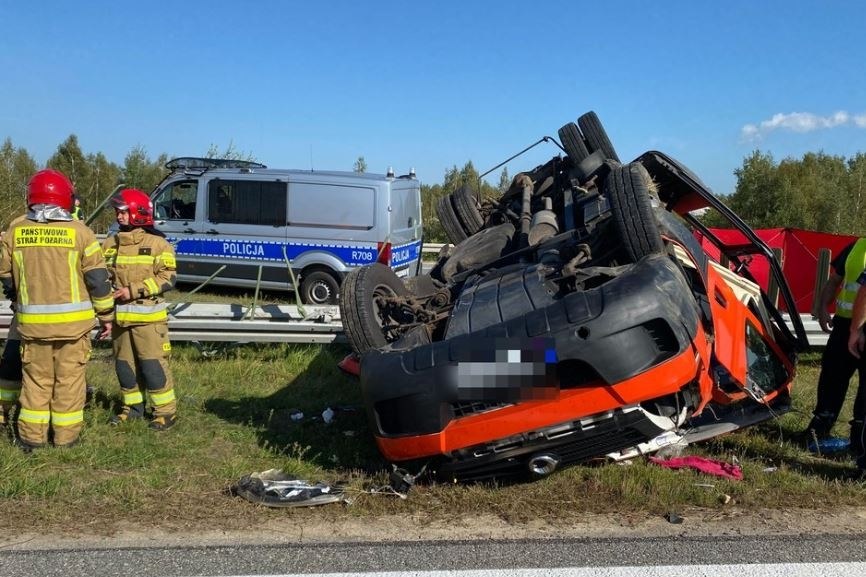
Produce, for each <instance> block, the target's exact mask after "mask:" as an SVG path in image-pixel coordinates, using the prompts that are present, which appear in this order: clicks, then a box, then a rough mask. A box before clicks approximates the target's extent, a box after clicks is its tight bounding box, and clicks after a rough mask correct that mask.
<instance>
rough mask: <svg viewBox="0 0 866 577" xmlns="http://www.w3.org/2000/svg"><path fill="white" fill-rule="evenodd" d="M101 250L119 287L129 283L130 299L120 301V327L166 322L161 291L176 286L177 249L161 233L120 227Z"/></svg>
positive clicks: (116, 314) (118, 311) (166, 317)
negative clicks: (156, 233) (125, 229)
mask: <svg viewBox="0 0 866 577" xmlns="http://www.w3.org/2000/svg"><path fill="white" fill-rule="evenodd" d="M102 251H103V254H104V255H105V261H106V263H107V264H108V270H109V271H110V273H111V279H112V282H113V283H114V286H115V287H116V288H123V287H129V294H130V295H131V300H128V301H118V302H117V306H116V308H115V317H114V320H115V322H116V323H117V324H118V325H119V326H121V327H129V326H135V325H142V324H148V323H158V322H166V321H167V320H168V313H167V305H166V302H165V299H163V298H162V296H161V295H162V294H163V293H164V292H166V291H169V290H171V289H172V288H173V287H174V281H175V269H176V268H177V265H176V264H175V258H174V249H172V247H171V244H169V242H168V241H167V240H165V239H164V238H162V237H161V236H157V235H154V234H150V233H148V232H147V231H146V230H144V229H143V228H133V229H132V230H129V231H121V232H119V233H117V234H116V235H114V236H112V237H109V238H107V239H105V242H103V243H102Z"/></svg>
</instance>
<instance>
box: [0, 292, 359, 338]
mask: <svg viewBox="0 0 866 577" xmlns="http://www.w3.org/2000/svg"><path fill="white" fill-rule="evenodd" d="M172 307H173V308H172V310H171V312H170V314H169V317H168V328H169V335H170V337H171V340H172V341H211V342H238V343H331V342H344V341H345V337H344V335H343V324H342V323H341V322H340V309H339V307H336V306H329V307H323V306H305V307H303V311H301V310H299V309H298V307H296V306H294V305H262V306H257V307H255V309H253V308H252V307H249V306H244V305H240V304H225V305H222V304H205V303H175V304H173V305H172ZM11 322H12V310H11V309H10V308H9V301H0V338H2V339H5V338H6V336H7V335H8V333H9V325H10V323H11Z"/></svg>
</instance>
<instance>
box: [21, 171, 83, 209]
mask: <svg viewBox="0 0 866 577" xmlns="http://www.w3.org/2000/svg"><path fill="white" fill-rule="evenodd" d="M73 192H74V190H73V187H72V183H71V182H69V179H68V178H66V175H65V174H63V173H62V172H60V171H58V170H52V169H50V168H46V169H45V170H40V171H39V172H37V173H36V174H34V175H33V178H31V179H30V182H28V183H27V206H33V205H34V204H53V205H55V206H59V207H60V208H63V209H66V210H72V194H73Z"/></svg>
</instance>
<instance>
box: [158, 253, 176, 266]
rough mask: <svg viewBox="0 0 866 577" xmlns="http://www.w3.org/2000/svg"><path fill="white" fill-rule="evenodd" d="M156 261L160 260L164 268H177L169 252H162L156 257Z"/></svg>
mask: <svg viewBox="0 0 866 577" xmlns="http://www.w3.org/2000/svg"><path fill="white" fill-rule="evenodd" d="M156 260H161V261H162V262H164V263H165V266H166V268H177V262H176V261H175V260H174V255H173V254H171V253H170V252H164V253H162V254H161V255H159V256H157V257H156Z"/></svg>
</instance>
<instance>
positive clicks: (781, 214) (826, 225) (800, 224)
mask: <svg viewBox="0 0 866 577" xmlns="http://www.w3.org/2000/svg"><path fill="white" fill-rule="evenodd" d="M204 156H206V157H208V158H217V157H219V158H237V159H243V160H255V159H254V158H253V157H252V156H251V155H249V154H243V153H240V152H239V151H237V150H236V149H235V148H234V146H233V145H232V144H229V146H228V147H227V148H226V149H225V150H220V149H219V148H217V147H215V146H213V145H212V146H211V147H210V149H209V150H208V151H207V152H206V153H205V154H204ZM168 160H169V157H168V155H167V154H160V155H159V156H157V157H156V158H151V157H150V156H148V154H147V152H146V150H145V149H144V147H142V146H136V147H134V148H133V149H132V150H130V151H129V153H127V155H126V156H125V158H124V159H123V163H122V164H117V163H115V162H112V161H110V160H108V158H106V156H105V155H104V154H103V153H101V152H97V153H85V152H84V151H82V150H81V146H80V145H79V143H78V138H77V137H76V136H75V135H74V134H73V135H70V136H69V137H68V138H67V139H66V140H64V141H63V142H62V143H60V145H58V147H57V150H56V151H55V152H54V154H53V155H52V156H51V157H50V158H49V159H48V161H47V162H46V163H45V167H48V168H54V169H56V170H60V171H62V172H63V173H65V174H66V175H67V176H69V178H70V180H72V182H73V184H74V185H75V190H76V194H77V195H78V196H79V198H80V199H81V203H82V206H83V207H84V212H85V214H87V213H88V211H93V210H95V209H96V208H97V207H98V206H99V205H100V204H101V203H102V202H103V201H104V200H105V199H106V197H107V196H108V195H109V194H111V193H112V192H113V191H114V190H115V188H116V187H117V186H118V185H120V184H123V185H124V186H126V187H131V188H139V189H142V190H144V191H148V192H149V191H151V190H153V189H154V188H155V187H156V185H157V184H158V183H159V182H160V181H161V180H162V179H163V178H164V177H165V176H166V174H168V171H167V170H166V169H165V163H166V162H167V161H168ZM40 168H42V167H41V166H39V164H38V163H37V162H36V160H35V159H34V158H33V157H32V156H31V155H30V153H28V152H27V150H26V149H24V148H22V147H16V146H15V145H14V144H13V143H12V140H11V139H10V138H7V139H6V140H5V141H4V142H3V145H2V146H0V227H2V229H3V230H5V228H6V227H7V226H8V225H9V222H10V221H11V220H12V219H13V218H15V217H16V216H18V215H20V214H22V213H23V212H24V211H25V210H26V194H27V181H28V180H29V179H30V177H31V176H32V175H33V174H34V173H35V172H36V171H37V170H39V169H40ZM352 169H353V170H355V171H356V172H366V170H367V164H366V161H365V160H364V157H363V156H361V157H358V160H357V161H356V162H355V163H354V166H353V167H352ZM734 174H735V175H736V177H737V184H736V188H735V190H734V192H733V193H732V194H730V195H726V196H725V195H721V198H722V201H723V202H725V203H726V204H727V205H728V206H730V207H731V208H732V209H733V210H734V211H735V212H736V213H737V214H739V215H740V217H741V218H743V220H745V221H746V222H747V223H749V225H750V226H752V227H753V228H783V227H792V228H802V229H807V230H815V231H820V232H830V233H838V234H854V235H860V234H863V231H864V230H866V211H864V210H863V208H864V205H866V198H864V196H866V154H864V153H857V154H856V155H854V156H853V157H852V158H845V157H843V156H832V155H828V154H824V153H823V152H817V153H815V152H809V153H806V154H804V155H803V157H802V158H785V159H784V160H782V161H779V162H777V161H776V160H775V159H774V158H773V157H772V155H771V154H769V153H765V152H761V151H760V150H755V151H753V152H752V153H751V154H750V155H749V156H747V157H746V158H744V159H743V164H742V166H740V167H739V168H737V169H736V170H735V171H734ZM510 183H511V178H510V177H509V174H508V170H507V169H505V168H503V170H502V172H501V173H500V175H499V181H498V184H497V185H496V186H494V185H491V184H489V183H488V182H487V181H484V180H481V179H480V178H479V173H478V171H477V170H476V169H475V167H474V165H473V164H472V162H471V161H467V162H466V163H465V164H464V165H463V167H462V168H458V167H457V166H456V165H455V166H452V167H451V168H449V169H447V170H446V171H445V174H444V175H443V178H442V182H441V183H437V184H423V183H422V185H421V202H422V217H423V222H424V230H425V234H424V236H425V240H426V241H428V242H447V236H446V234H445V231H444V229H443V228H442V225H441V224H440V223H439V219H438V217H437V215H436V204H437V202H438V201H439V199H440V198H442V196H444V195H446V194H450V193H452V192H454V191H456V190H457V189H458V188H460V187H461V186H463V185H469V186H471V187H472V188H473V189H475V190H476V191H477V190H479V189H480V193H481V196H482V197H483V198H491V199H492V198H496V197H498V196H499V195H501V194H502V193H503V192H504V191H505V190H506V189H507V188H508V186H509V184H510ZM113 220H114V215H113V214H112V213H111V211H103V212H102V213H101V214H100V215H99V216H98V217H97V218H96V220H94V222H93V223H91V226H92V227H93V228H94V230H96V231H97V232H104V231H105V230H107V228H108V226H109V225H110V224H111V223H112V222H113ZM705 221H706V223H707V224H708V225H710V226H714V225H716V224H721V223H717V222H714V221H713V215H708V216H707V217H706V218H705Z"/></svg>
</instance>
